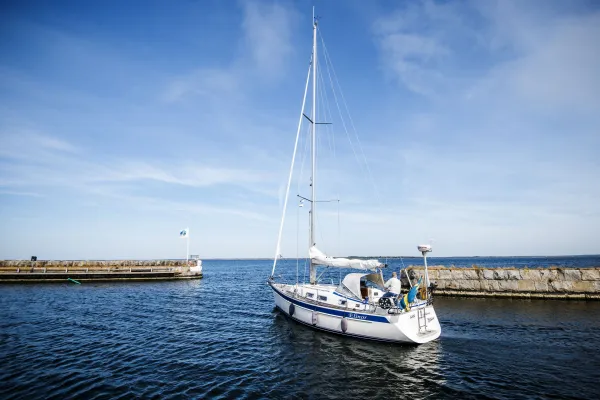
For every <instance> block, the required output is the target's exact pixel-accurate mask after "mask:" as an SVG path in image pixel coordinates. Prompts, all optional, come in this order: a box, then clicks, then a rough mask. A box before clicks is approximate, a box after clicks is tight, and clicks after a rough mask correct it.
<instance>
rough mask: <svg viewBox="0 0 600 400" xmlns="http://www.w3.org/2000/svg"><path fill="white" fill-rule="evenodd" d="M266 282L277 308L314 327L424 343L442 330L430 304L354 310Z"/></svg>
mask: <svg viewBox="0 0 600 400" xmlns="http://www.w3.org/2000/svg"><path fill="white" fill-rule="evenodd" d="M269 284H270V286H271V288H272V289H273V295H274V297H275V305H276V306H277V308H279V309H280V310H281V311H282V312H283V313H284V314H286V315H287V316H289V317H290V318H292V319H293V320H295V321H298V322H300V323H303V324H305V325H308V326H311V327H313V328H316V329H320V330H324V331H327V332H332V333H337V334H340V335H345V336H352V337H357V338H361V339H369V340H378V341H386V342H396V343H408V344H421V343H427V342H430V341H432V340H435V339H437V338H438V337H439V336H440V333H441V327H440V323H439V321H438V318H437V315H436V314H435V311H434V309H433V306H432V305H429V306H427V305H425V304H423V305H421V306H418V307H413V308H412V309H411V310H410V311H408V312H401V313H398V314H388V313H387V311H386V310H381V309H379V310H377V311H376V312H369V311H364V310H363V311H357V310H353V309H348V308H346V309H344V308H342V307H332V306H330V305H328V304H323V303H319V302H315V301H306V300H304V299H302V298H301V297H299V296H295V295H294V294H293V293H292V292H290V291H288V290H286V288H290V287H293V286H290V285H284V284H277V283H273V282H269ZM291 304H293V306H292V307H290V305H291ZM423 312H424V316H423ZM290 313H291V315H290ZM419 313H421V314H420V315H419Z"/></svg>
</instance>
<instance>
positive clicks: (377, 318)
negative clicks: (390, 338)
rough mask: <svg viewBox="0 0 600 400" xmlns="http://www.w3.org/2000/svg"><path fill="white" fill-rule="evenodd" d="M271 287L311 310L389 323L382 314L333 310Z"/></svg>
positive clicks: (292, 301) (290, 300) (282, 295)
mask: <svg viewBox="0 0 600 400" xmlns="http://www.w3.org/2000/svg"><path fill="white" fill-rule="evenodd" d="M271 288H272V289H273V290H274V291H276V292H277V294H279V295H280V296H281V297H283V298H284V299H286V300H287V301H289V302H290V303H293V304H296V305H298V306H300V307H304V308H307V309H309V310H312V311H317V312H320V313H323V314H329V315H335V316H336V317H342V318H343V317H346V318H349V319H356V320H360V321H372V322H380V323H384V324H389V323H390V321H389V320H388V319H387V318H386V317H383V316H379V315H366V314H361V313H358V312H350V311H342V310H334V309H331V308H325V307H319V306H316V305H314V304H308V303H303V302H301V301H299V300H296V299H293V298H291V297H289V296H286V295H285V294H283V293H281V292H280V291H279V290H277V289H276V288H275V287H273V286H271Z"/></svg>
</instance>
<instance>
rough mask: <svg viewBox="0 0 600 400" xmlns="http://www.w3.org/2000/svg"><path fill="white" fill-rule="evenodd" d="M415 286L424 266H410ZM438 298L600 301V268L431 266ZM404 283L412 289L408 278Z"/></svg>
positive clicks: (430, 275) (430, 274)
mask: <svg viewBox="0 0 600 400" xmlns="http://www.w3.org/2000/svg"><path fill="white" fill-rule="evenodd" d="M408 271H409V276H410V278H411V280H412V282H413V283H414V282H415V280H416V279H418V278H419V277H421V276H422V275H423V266H421V265H419V266H412V265H411V266H409V267H408ZM428 272H429V280H430V281H431V282H432V283H434V284H436V285H437V287H436V289H435V294H437V295H447V296H476V297H521V298H542V299H547V298H561V299H596V300H600V268H562V267H550V268H510V267H508V268H482V267H477V266H473V267H471V268H453V267H449V268H448V267H445V266H431V267H429V268H428ZM402 282H403V284H404V285H408V281H407V279H406V275H405V274H402Z"/></svg>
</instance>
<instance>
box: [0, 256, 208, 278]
mask: <svg viewBox="0 0 600 400" xmlns="http://www.w3.org/2000/svg"><path fill="white" fill-rule="evenodd" d="M195 265H196V261H195V260H190V261H189V262H187V263H186V261H185V260H39V261H37V260H36V261H26V260H0V282H58V281H64V280H69V278H70V279H75V280H78V281H90V280H93V281H113V280H171V279H198V278H202V272H195V271H194V270H195V269H194V268H192V271H190V267H193V266H195Z"/></svg>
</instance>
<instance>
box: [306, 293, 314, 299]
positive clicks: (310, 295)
mask: <svg viewBox="0 0 600 400" xmlns="http://www.w3.org/2000/svg"><path fill="white" fill-rule="evenodd" d="M306 297H309V298H311V299H312V298H314V297H315V294H314V293H306Z"/></svg>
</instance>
